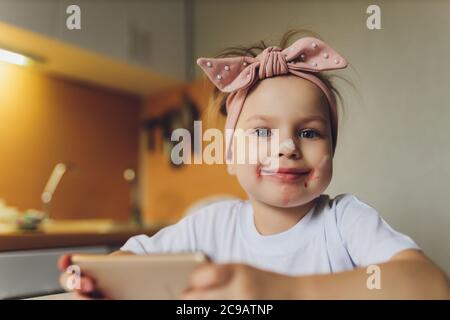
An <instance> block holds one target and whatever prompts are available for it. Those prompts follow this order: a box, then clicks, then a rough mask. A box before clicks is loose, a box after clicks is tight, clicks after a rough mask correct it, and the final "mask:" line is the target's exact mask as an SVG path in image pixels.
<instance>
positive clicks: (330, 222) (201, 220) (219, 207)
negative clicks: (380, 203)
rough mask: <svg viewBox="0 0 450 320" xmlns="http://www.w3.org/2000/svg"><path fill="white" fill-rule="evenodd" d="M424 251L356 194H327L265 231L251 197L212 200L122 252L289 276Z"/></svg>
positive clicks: (130, 242) (129, 243)
mask: <svg viewBox="0 0 450 320" xmlns="http://www.w3.org/2000/svg"><path fill="white" fill-rule="evenodd" d="M405 249H419V247H418V246H417V244H416V243H415V242H414V241H413V240H412V239H411V238H409V237H408V236H406V235H403V234H401V233H399V232H397V231H395V230H394V229H392V228H391V227H390V226H389V225H388V224H387V223H386V221H384V220H383V219H382V218H381V216H380V215H379V214H378V212H377V211H376V210H375V209H373V208H372V207H370V206H369V205H367V204H365V203H364V202H362V201H360V200H359V199H358V198H356V197H355V196H353V195H351V194H342V195H339V196H337V197H335V198H334V199H330V197H329V196H328V195H321V196H320V197H319V198H318V199H317V203H316V205H315V206H314V207H313V208H312V209H311V210H309V211H308V213H307V214H306V215H305V216H304V217H303V218H302V219H301V220H300V221H299V222H298V223H297V224H296V225H294V226H293V227H291V228H290V229H289V230H286V231H283V232H281V233H277V234H274V235H268V236H264V235H261V234H260V233H259V232H258V231H257V229H256V227H255V225H254V221H253V209H252V206H251V204H250V202H249V201H243V200H227V201H220V202H216V203H213V204H210V205H208V206H206V207H203V208H200V209H198V210H197V211H196V212H194V213H192V214H190V215H188V216H186V217H184V218H183V219H181V220H180V221H179V222H178V223H176V224H174V225H172V226H169V227H166V228H164V229H162V230H160V231H159V232H158V233H156V234H155V235H154V236H152V237H148V236H146V235H138V236H134V237H131V238H130V239H129V240H128V241H127V242H126V243H125V245H124V246H123V247H121V250H125V251H131V252H134V253H136V254H150V253H169V252H170V253H176V252H194V251H201V252H203V253H205V254H206V255H208V256H209V257H210V258H211V259H212V260H213V261H215V262H219V263H220V262H240V263H246V264H249V265H253V266H255V267H258V268H261V269H264V270H269V271H275V272H279V273H283V274H288V275H304V274H317V273H332V272H339V271H345V270H351V269H354V268H356V267H365V266H368V265H370V264H376V263H382V262H386V261H388V260H389V259H390V258H391V257H392V256H394V255H395V254H396V253H398V252H400V251H402V250H405Z"/></svg>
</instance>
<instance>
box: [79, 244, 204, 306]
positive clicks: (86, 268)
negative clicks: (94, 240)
mask: <svg viewBox="0 0 450 320" xmlns="http://www.w3.org/2000/svg"><path fill="white" fill-rule="evenodd" d="M208 260H209V259H208V258H207V257H206V255H204V254H203V253H199V252H195V253H176V254H173V253H171V254H149V255H132V254H131V255H92V254H75V255H73V256H72V264H73V265H75V266H78V267H79V271H81V273H83V274H86V275H87V276H89V277H91V278H93V279H94V280H95V283H96V287H97V288H98V289H99V290H100V291H101V292H102V293H103V294H104V295H105V297H106V298H108V299H117V300H167V299H179V298H180V296H181V293H182V291H183V290H184V289H185V288H186V286H187V284H188V279H189V276H190V275H191V273H192V271H193V270H194V269H195V268H197V267H198V266H199V265H201V264H203V263H207V262H208Z"/></svg>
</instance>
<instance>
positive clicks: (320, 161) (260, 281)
mask: <svg viewBox="0 0 450 320" xmlns="http://www.w3.org/2000/svg"><path fill="white" fill-rule="evenodd" d="M287 40H288V37H285V38H284V40H283V41H282V43H281V44H280V46H279V47H266V46H265V45H264V43H262V45H261V47H257V48H255V47H254V48H251V49H247V50H243V51H242V52H241V54H238V55H236V52H234V54H233V55H225V56H222V57H221V58H217V59H207V58H201V59H199V60H198V61H197V63H198V64H199V66H200V67H201V68H202V69H203V70H204V72H205V73H206V74H207V75H208V77H209V78H210V80H211V81H212V82H213V83H214V85H215V86H216V89H215V98H216V99H215V100H216V102H218V103H217V104H218V105H219V106H220V107H222V110H224V111H225V110H226V115H227V122H226V128H227V129H231V130H238V129H239V130H242V131H243V132H244V133H245V134H246V135H247V136H254V137H257V139H258V140H260V141H263V142H264V141H265V142H268V141H269V140H271V139H272V138H273V137H274V136H275V135H274V133H275V132H276V133H277V138H278V139H279V142H280V143H279V145H278V147H279V148H278V152H277V153H276V154H275V155H273V154H272V155H271V156H270V157H268V158H261V157H259V158H258V159H259V161H258V162H257V163H254V164H251V163H243V164H238V163H236V161H231V162H230V164H228V171H229V173H230V174H232V175H235V176H236V178H237V179H238V181H239V183H240V185H241V186H242V188H243V189H244V190H245V191H246V193H247V195H248V200H246V201H241V200H228V201H221V202H217V203H214V204H211V205H208V206H206V207H204V208H201V209H199V210H198V211H197V212H195V213H193V214H191V215H189V216H186V217H184V218H183V219H182V220H180V221H179V222H178V223H177V224H175V225H172V226H169V227H166V228H164V229H162V230H161V231H160V232H158V233H157V234H156V235H154V236H153V237H148V236H146V235H138V236H135V237H132V238H130V239H129V240H128V241H127V242H126V243H125V245H124V246H123V247H122V248H121V252H122V253H134V254H141V255H142V254H152V253H168V252H193V251H201V252H204V253H205V254H206V255H208V256H209V257H210V258H211V260H212V261H213V263H211V264H207V265H204V266H202V267H200V268H199V269H197V270H196V271H195V272H194V273H193V275H192V277H191V281H190V285H189V287H188V288H187V289H186V292H185V294H184V296H183V298H187V299H211V298H212V299H224V298H233V299H236V298H258V299H259V298H260V299H270V298H281V299H283V298H299V299H300V298H319V299H320V298H448V297H449V295H450V294H449V283H448V280H447V278H446V276H445V274H444V273H443V272H442V271H441V270H439V269H438V268H437V267H436V266H435V265H434V264H433V263H432V262H431V261H430V260H429V259H427V258H426V257H425V255H424V254H423V253H422V252H421V251H420V249H419V247H418V246H417V245H416V244H415V243H414V241H413V240H412V239H411V238H409V237H408V236H406V235H403V234H401V233H399V232H397V231H395V230H394V229H392V228H391V227H390V226H389V225H388V224H387V223H386V221H384V220H383V219H382V218H381V216H380V215H379V214H378V212H377V211H376V210H375V209H374V208H372V207H371V206H369V205H367V204H365V203H364V202H362V201H361V200H359V199H358V198H357V197H355V196H353V195H351V194H342V195H339V196H337V197H335V198H334V199H331V198H330V197H329V196H328V195H326V194H323V192H324V191H325V189H326V188H327V187H328V185H329V184H330V181H331V177H332V159H333V156H334V152H335V149H336V142H337V131H338V130H337V128H338V126H337V123H338V117H337V109H336V95H337V93H336V90H335V89H334V88H333V87H332V85H331V83H330V81H329V80H328V79H327V78H326V76H325V75H323V74H322V72H323V71H327V70H337V69H342V68H345V67H346V65H347V62H346V61H345V59H344V58H343V57H341V56H340V55H339V54H338V53H337V52H336V51H334V50H333V49H332V48H330V47H329V46H328V45H327V44H326V43H324V42H323V41H321V40H319V39H316V38H310V37H305V38H300V39H298V40H297V41H295V42H294V43H293V44H292V45H290V46H288V47H286V43H287ZM258 49H259V52H258V53H256V52H254V51H255V50H258ZM247 147H248V145H247ZM237 152H239V150H238V148H237V146H236V143H235V142H234V141H233V140H230V141H229V143H228V147H227V156H229V157H230V158H232V159H233V160H235V159H236V157H235V155H236V153H237ZM275 160H276V165H275V166H274V165H272V164H273V163H274V162H275ZM218 183H219V182H218ZM69 263H70V257H68V256H66V257H64V258H63V259H62V260H61V267H62V268H63V269H64V268H65V267H66V266H67V265H68V264H69ZM374 264H377V267H375V268H374V267H372V269H370V270H372V271H370V272H374V271H373V270H375V272H378V275H379V276H380V279H381V288H380V287H379V286H376V288H373V287H372V286H370V283H368V281H367V280H368V278H369V277H370V276H371V274H368V273H367V269H366V268H367V267H369V266H371V265H374ZM62 283H63V284H64V276H63V277H62ZM93 290H94V282H93V281H91V280H90V279H87V278H83V280H82V289H81V291H82V292H84V293H89V292H92V291H93Z"/></svg>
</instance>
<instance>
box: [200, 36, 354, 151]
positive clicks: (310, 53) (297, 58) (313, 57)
mask: <svg viewBox="0 0 450 320" xmlns="http://www.w3.org/2000/svg"><path fill="white" fill-rule="evenodd" d="M197 64H198V65H199V66H200V67H201V68H202V69H203V71H204V72H205V73H206V75H207V76H208V78H209V79H210V80H211V81H212V82H213V83H214V85H215V86H216V87H217V88H218V89H219V90H220V91H222V92H228V93H231V94H230V95H229V96H228V98H227V101H226V109H227V120H226V124H225V128H226V129H232V130H234V129H235V127H236V123H237V121H238V118H239V115H240V113H241V110H242V107H243V105H244V102H245V99H246V97H247V94H248V93H249V91H250V88H251V87H252V86H253V85H255V84H256V83H257V82H259V81H261V80H264V79H265V78H269V77H274V76H279V75H285V74H293V75H295V76H297V77H300V78H303V79H306V80H309V81H311V82H312V83H314V84H315V85H317V86H318V87H319V88H320V89H321V90H322V91H323V93H324V94H325V96H326V98H327V100H328V105H329V108H330V115H331V117H330V118H331V131H332V138H333V148H334V147H335V146H336V141H337V122H338V118H337V110H336V101H335V98H334V95H333V94H332V92H331V90H330V88H329V87H328V86H327V85H326V84H325V83H324V82H323V81H322V80H320V79H319V78H318V77H317V76H315V75H314V74H313V73H314V72H320V71H327V70H337V69H343V68H345V67H346V66H347V61H346V60H345V59H344V58H343V57H342V56H341V55H339V53H337V52H336V51H334V50H333V49H332V48H331V47H330V46H328V45H327V44H326V43H325V42H323V41H321V40H319V39H316V38H311V37H305V38H301V39H299V40H297V41H296V42H294V43H293V44H292V45H291V46H290V47H288V48H286V49H284V50H282V51H281V48H279V47H268V48H266V49H264V51H262V52H261V53H260V54H259V55H257V56H256V57H250V56H240V57H231V58H213V59H210V58H199V59H198V60H197ZM232 138H233V135H232V134H231V135H229V136H228V139H230V140H231V139H232ZM228 148H229V149H228V151H227V157H229V156H230V151H231V141H228Z"/></svg>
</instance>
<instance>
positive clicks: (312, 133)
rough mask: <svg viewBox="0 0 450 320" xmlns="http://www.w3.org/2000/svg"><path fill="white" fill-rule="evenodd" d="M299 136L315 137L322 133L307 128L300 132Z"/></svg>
mask: <svg viewBox="0 0 450 320" xmlns="http://www.w3.org/2000/svg"><path fill="white" fill-rule="evenodd" d="M299 136H300V138H305V139H313V138H317V137H319V136H320V134H319V133H318V132H317V131H315V130H311V129H305V130H301V131H300V132H299Z"/></svg>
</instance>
